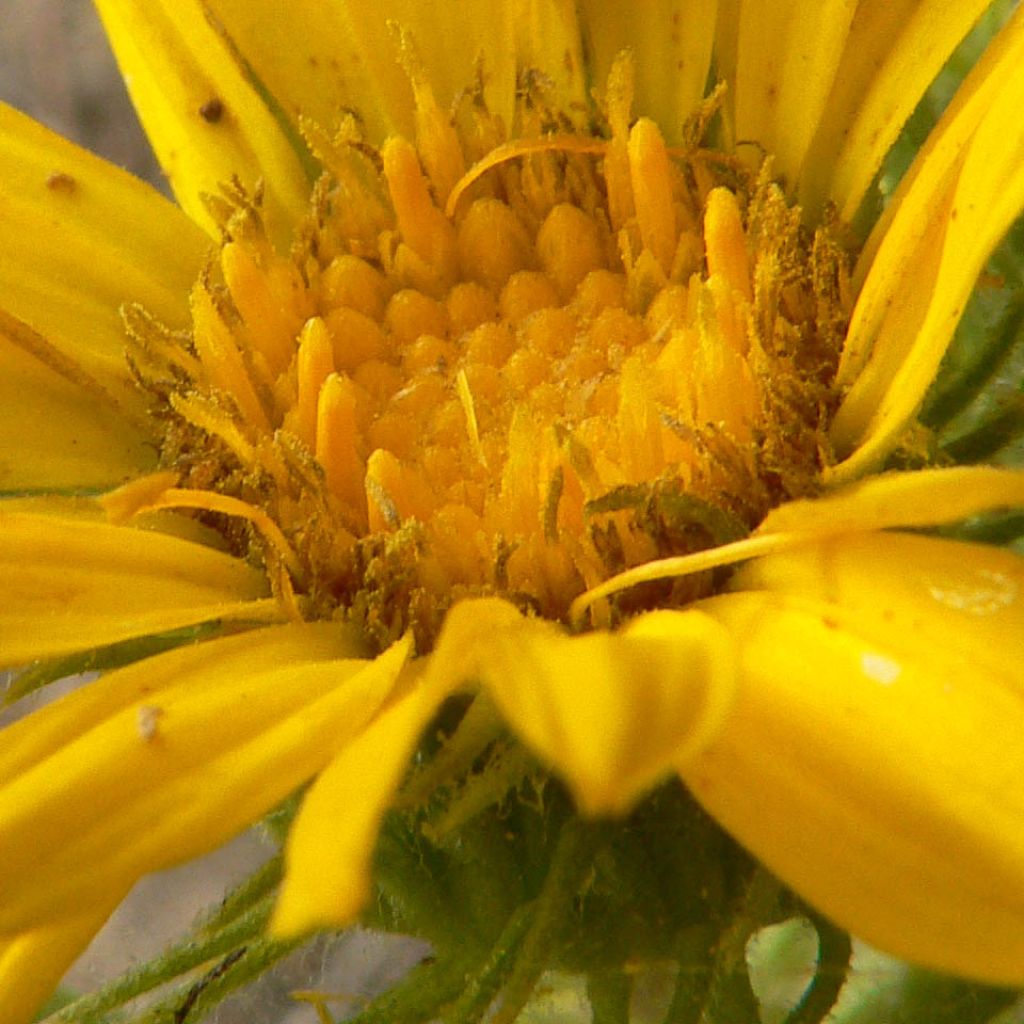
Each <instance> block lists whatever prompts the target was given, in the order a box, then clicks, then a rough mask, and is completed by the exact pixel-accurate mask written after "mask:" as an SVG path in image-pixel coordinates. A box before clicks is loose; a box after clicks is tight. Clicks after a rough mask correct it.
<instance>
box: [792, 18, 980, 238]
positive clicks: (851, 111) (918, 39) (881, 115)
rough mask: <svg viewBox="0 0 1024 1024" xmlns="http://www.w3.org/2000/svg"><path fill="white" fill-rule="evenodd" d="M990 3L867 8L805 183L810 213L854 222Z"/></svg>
mask: <svg viewBox="0 0 1024 1024" xmlns="http://www.w3.org/2000/svg"><path fill="white" fill-rule="evenodd" d="M988 6H989V0H969V2H967V3H957V4H950V3H949V2H948V0H861V2H860V3H859V4H858V5H857V12H856V14H855V15H854V18H853V22H852V23H851V25H850V34H849V36H848V38H847V42H846V46H845V47H844V49H843V53H842V57H841V58H840V62H839V66H838V70H837V72H836V76H835V81H834V83H833V86H832V90H831V93H830V94H829V97H828V102H827V104H826V106H825V110H824V113H823V114H822V117H821V122H820V124H819V126H818V130H817V134H816V135H815V137H814V141H813V143H812V145H811V147H810V150H809V152H808V154H807V159H806V162H805V164H804V167H803V170H802V173H801V175H800V187H799V191H798V198H799V200H800V203H801V205H802V206H803V208H804V211H805V212H809V213H810V214H811V215H812V216H817V215H819V214H820V212H821V210H822V208H823V206H824V204H825V203H826V202H827V201H829V200H831V201H832V202H834V203H835V204H836V206H837V207H838V211H839V217H840V219H841V220H843V221H845V222H847V223H848V222H850V221H851V220H852V219H853V216H854V214H855V213H856V212H857V208H858V207H859V206H860V203H861V200H862V199H863V198H864V194H865V192H866V191H867V189H868V186H869V185H870V184H871V182H872V180H873V179H874V177H875V174H876V173H877V172H878V169H879V168H880V167H881V166H882V160H883V159H884V158H885V155H886V153H888V151H889V149H890V148H891V147H892V145H893V143H894V142H895V141H896V137H897V135H898V134H899V132H900V130H901V129H902V127H903V125H904V123H905V122H906V120H907V118H908V117H909V116H910V114H911V113H912V111H913V110H914V107H915V106H916V105H917V103H918V102H919V100H920V99H921V97H922V96H923V95H924V93H925V90H926V89H927V88H928V86H929V85H931V83H932V81H933V80H934V79H935V76H936V75H937V74H938V73H939V71H940V70H941V68H942V65H943V64H944V63H945V62H946V60H947V59H948V57H949V55H950V54H951V53H952V52H953V49H954V48H955V47H956V45H957V44H958V43H959V42H960V40H961V39H962V38H963V37H964V36H965V35H966V34H967V32H968V30H969V29H970V28H971V26H972V25H973V24H974V22H975V21H976V20H977V19H978V17H979V16H980V15H981V13H982V12H983V11H984V10H985V9H986V8H987V7H988Z"/></svg>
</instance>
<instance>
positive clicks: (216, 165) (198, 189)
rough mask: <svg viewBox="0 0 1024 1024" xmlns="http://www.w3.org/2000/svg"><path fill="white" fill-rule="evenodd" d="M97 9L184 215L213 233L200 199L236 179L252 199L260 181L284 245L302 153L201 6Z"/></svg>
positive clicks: (99, 3)
mask: <svg viewBox="0 0 1024 1024" xmlns="http://www.w3.org/2000/svg"><path fill="white" fill-rule="evenodd" d="M96 7H97V10H98V11H99V14H100V17H101V18H102V20H103V24H104V26H105V28H106V32H107V36H108V38H109V39H110V44H111V46H112V47H113V50H114V54H115V56H116V57H117V60H118V63H119V64H120V66H121V72H122V74H123V75H124V79H125V83H126V84H127V86H128V92H129V93H130V95H131V97H132V101H133V102H134V104H135V107H136V109H137V110H138V112H139V118H140V120H141V121H142V124H143V126H144V127H145V129H146V133H147V134H148V135H149V138H150V142H151V144H152V146H153V149H154V150H155V152H156V154H157V157H158V158H159V160H160V166H161V167H162V168H163V170H164V173H165V174H166V175H167V177H168V179H169V180H170V183H171V187H172V189H173V190H174V194H175V196H176V197H177V199H178V202H179V203H180V204H181V206H182V208H183V209H184V210H185V212H186V213H188V214H189V216H190V217H192V219H193V220H195V221H196V222H197V223H199V224H202V225H205V226H206V228H207V229H208V230H212V229H214V227H215V225H214V224H213V222H212V220H211V218H210V216H209V213H208V212H207V210H206V207H205V205H204V203H203V201H202V198H201V197H202V194H203V193H209V194H216V193H217V191H218V184H219V183H221V182H226V181H230V180H231V179H232V178H233V177H235V176H237V177H238V178H239V179H240V180H241V182H242V184H243V185H244V186H245V187H246V188H248V189H250V190H253V189H254V188H255V186H256V185H257V183H258V182H260V181H262V182H263V184H264V187H265V192H264V207H263V209H264V211H265V213H266V215H267V218H268V221H269V224H270V229H271V233H272V234H273V235H274V236H275V237H276V238H278V239H279V240H283V241H285V242H290V241H291V237H292V230H293V228H294V227H295V225H296V224H298V223H299V221H300V220H301V218H302V217H303V215H304V214H305V212H306V207H307V203H308V199H309V180H308V178H307V176H306V173H305V171H304V170H303V166H302V162H301V159H300V155H299V153H300V150H299V149H297V148H296V147H295V144H294V143H295V140H294V139H292V138H290V137H289V134H288V132H287V131H286V129H285V126H284V125H282V123H281V122H280V121H279V120H278V119H277V117H276V116H275V112H274V111H272V110H271V109H270V107H269V106H268V105H267V102H265V99H264V97H263V96H262V95H261V93H260V91H259V88H258V87H257V84H256V83H254V82H253V81H252V80H251V77H250V71H249V69H247V68H246V67H244V66H243V65H242V64H240V62H239V57H238V55H237V54H236V53H234V52H233V51H232V49H231V47H230V45H229V43H228V41H227V40H225V39H224V38H223V37H222V36H221V35H219V34H218V32H217V30H216V28H215V27H214V25H213V24H212V23H211V22H210V21H209V20H208V19H207V17H206V15H205V13H204V9H203V3H202V0H96ZM256 70H258V69H256Z"/></svg>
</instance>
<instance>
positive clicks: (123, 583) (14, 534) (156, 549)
mask: <svg viewBox="0 0 1024 1024" xmlns="http://www.w3.org/2000/svg"><path fill="white" fill-rule="evenodd" d="M0 576H2V578H3V580H4V585H3V587H0V664H3V665H6V666H10V665H18V664H24V663H25V662H29V661H32V660H34V659H37V658H46V657H52V656H54V655H58V654H66V653H69V652H71V651H77V650H84V649H88V648H92V647H97V646H101V645H103V644H110V643H115V642H117V641H119V640H126V639H129V638H130V637H135V636H145V635H148V634H151V633H157V632H162V631H164V630H170V629H177V628H178V627H180V626H186V625H190V624H193V623H198V622H207V621H210V620H212V619H220V618H241V619H254V620H261V619H262V620H265V619H268V618H271V619H273V618H278V617H279V615H280V612H279V610H278V607H277V603H276V602H275V601H272V600H269V599H268V600H262V601H261V600H259V598H262V597H263V596H264V595H265V594H266V592H267V585H266V580H265V579H264V577H263V575H262V573H259V572H257V571H256V570H255V569H252V568H250V567H249V566H248V565H246V564H245V563H244V562H242V561H240V560H239V559H236V558H232V557H230V556H229V555H226V554H224V553H222V552H220V551H214V550H212V549H211V548H207V547H204V546H202V545H200V544H193V543H190V542H188V541H186V540H182V539H180V538H178V537H172V536H168V535H167V534H165V533H157V532H155V531H151V530H144V529H136V528H133V527H129V526H111V525H109V524H107V523H104V522H97V521H94V520H89V519H88V518H86V517H81V518H72V517H71V516H70V515H68V516H59V515H45V514H33V513H30V512H20V511H8V510H6V509H0Z"/></svg>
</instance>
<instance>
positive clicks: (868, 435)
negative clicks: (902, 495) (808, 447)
mask: <svg viewBox="0 0 1024 1024" xmlns="http://www.w3.org/2000/svg"><path fill="white" fill-rule="evenodd" d="M1022 60H1024V12H1022V11H1018V12H1017V13H1016V16H1015V17H1014V18H1013V19H1012V20H1011V22H1010V23H1009V24H1008V25H1007V27H1006V28H1005V29H1004V30H1003V32H1002V33H1001V34H1000V36H999V37H998V38H997V40H996V41H995V42H994V43H993V44H992V45H991V46H990V47H989V51H988V52H987V53H986V54H985V56H984V57H983V59H982V61H981V63H980V64H979V66H978V67H977V68H976V69H975V71H974V72H973V73H972V74H971V76H970V77H969V78H968V80H967V82H966V83H965V85H964V87H963V88H962V90H961V94H959V95H958V97H957V99H956V101H955V103H954V105H953V106H952V107H951V108H950V110H949V111H947V113H946V115H945V117H944V118H943V120H942V122H941V123H940V125H939V127H938V128H937V129H936V132H935V133H934V135H933V140H932V141H931V142H930V143H929V144H928V146H926V147H925V149H924V150H923V151H922V153H921V154H920V155H919V157H918V159H917V161H916V162H915V165H914V167H913V168H912V169H911V172H910V174H909V176H908V181H907V183H906V185H905V187H901V189H900V191H899V192H898V193H897V196H896V197H895V199H894V201H893V204H892V206H893V207H894V208H895V213H894V214H893V216H892V220H891V222H888V223H886V224H885V225H884V227H885V233H884V235H883V236H881V238H880V241H879V242H878V243H877V244H878V248H877V251H876V252H873V260H872V262H871V264H870V270H869V271H868V274H867V278H866V279H865V282H864V287H863V290H862V291H861V294H860V297H859V298H858V302H857V306H856V307H855V309H854V315H853V318H852V321H851V325H850V330H849V332H848V336H847V341H846V345H845V350H844V354H843V361H842V365H841V367H840V379H841V381H850V380H853V386H852V388H851V390H850V392H849V393H848V395H847V396H846V398H845V399H844V402H843V405H842V406H841V408H840V410H839V412H838V414H837V416H836V418H835V422H834V424H833V428H832V440H833V443H834V444H835V445H836V447H837V450H838V451H839V452H840V454H842V455H847V456H848V458H847V459H846V461H845V463H841V464H840V465H839V466H838V467H836V468H835V469H833V470H832V474H831V475H832V476H833V477H834V478H835V479H836V480H845V479H850V478H851V477H853V476H855V475H860V474H862V473H863V472H864V471H866V470H868V469H870V468H871V467H873V466H875V465H877V464H878V463H879V462H880V461H881V460H882V459H884V458H885V456H886V455H887V454H888V453H889V452H890V451H891V450H892V449H893V447H895V445H896V444H897V443H898V442H899V439H900V436H901V435H902V433H903V431H904V430H905V429H906V427H907V425H908V423H909V422H910V420H911V419H912V418H913V416H914V414H915V413H916V412H917V409H918V407H919V406H920V404H921V401H922V400H923V398H924V394H925V392H926V391H927V389H928V386H929V385H930V384H931V381H932V380H933V378H934V376H935V372H936V370H937V368H938V365H939V363H940V361H941V359H942V356H943V355H944V354H945V351H946V348H947V346H948V344H949V341H950V339H951V338H952V336H953V332H954V330H955V329H956V325H957V323H958V322H959V320H960V316H961V314H962V312H963V308H964V305H965V304H966V302H967V299H968V297H969V295H970V292H971V290H972V288H973V287H974V283H975V280H976V278H977V275H978V272H979V271H980V270H981V268H982V266H983V265H984V263H985V260H986V259H987V258H988V256H989V254H990V253H991V251H992V249H993V248H994V247H995V245H996V244H997V243H998V241H999V239H1000V238H1001V237H1002V236H1003V234H1004V233H1005V232H1006V230H1007V229H1008V228H1009V226H1010V224H1011V223H1012V221H1013V219H1014V218H1015V217H1016V216H1017V214H1018V213H1019V211H1020V209H1021V207H1022V206H1024V162H1022V161H1024V127H1022V125H1021V121H1020V118H1019V116H1018V114H1019V111H1020V107H1021V103H1022V102H1024V78H1022V76H1021V75H1020V74H1019V68H1020V66H1021V61H1022ZM872 244H873V243H872V242H870V241H869V247H870V246H871V245H872Z"/></svg>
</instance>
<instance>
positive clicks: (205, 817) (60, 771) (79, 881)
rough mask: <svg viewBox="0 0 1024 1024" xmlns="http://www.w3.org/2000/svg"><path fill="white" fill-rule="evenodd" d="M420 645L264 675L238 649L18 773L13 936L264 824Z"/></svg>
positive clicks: (2, 802)
mask: <svg viewBox="0 0 1024 1024" xmlns="http://www.w3.org/2000/svg"><path fill="white" fill-rule="evenodd" d="M205 646H206V645H203V647H205ZM407 653H408V645H407V644H399V645H397V646H396V648H394V649H393V651H392V652H390V653H389V654H386V655H384V656H382V657H381V658H379V659H377V661H363V660H355V659H328V660H316V661H312V660H302V661H299V662H296V663H288V662H284V663H282V664H278V665H277V666H274V667H271V668H262V669H259V670H256V671H250V672H240V671H239V668H238V665H237V664H236V663H234V659H233V658H230V657H229V658H227V659H225V660H224V661H218V660H216V659H215V660H214V661H213V663H212V664H211V665H209V666H203V665H197V664H193V665H192V666H191V668H192V671H190V672H185V673H183V674H181V675H178V676H177V677H176V678H175V680H174V682H172V683H170V684H169V685H168V686H166V687H165V688H163V689H161V690H159V691H158V692H157V693H155V694H153V695H147V696H145V697H143V698H142V700H141V701H136V702H133V703H131V704H129V705H128V706H127V707H124V708H123V709H122V710H121V711H119V712H117V713H115V714H113V715H111V716H110V717H108V718H105V719H104V720H102V721H101V722H99V723H98V724H96V725H95V726H94V727H93V728H91V729H89V730H87V731H86V732H83V733H82V734H81V735H80V736H78V737H77V738H76V739H75V740H73V741H72V742H70V743H68V744H67V745H65V746H62V747H61V748H59V749H58V750H56V751H55V752H54V753H53V754H51V755H50V756H48V757H46V758H44V759H43V760H41V761H39V762H38V763H36V764H35V765H33V766H32V767H31V768H29V769H28V770H26V771H25V772H23V773H20V774H18V775H16V776H15V777H14V778H13V779H12V780H10V781H9V782H8V783H7V784H6V785H5V786H4V787H3V789H2V790H0V820H2V827H0V864H2V871H0V888H2V890H3V899H2V901H0V933H3V934H12V933H15V932H20V931H24V930H26V929H27V928H31V927H33V926H34V925H35V924H37V923H39V922H42V921H45V920H47V919H49V918H53V917H56V916H58V915H59V914H60V913H61V908H62V907H64V906H66V905H67V902H68V901H69V900H71V899H78V900H81V899H82V898H83V894H89V893H97V892H105V891H106V889H107V888H108V887H115V886H117V885H118V884H122V885H127V884H131V883H132V882H133V881H134V880H135V879H137V878H138V877H140V876H141V875H143V874H145V873H147V872H150V871H155V870H159V869H161V868H164V867H168V866H170V865H172V864H175V863H177V862H179V861H181V860H185V859H187V858H189V857H195V856H198V855H199V854H201V853H204V852H206V851H207V850H210V849H212V848H213V847H215V846H217V845H219V844H221V843H223V842H224V841H226V840H227V839H229V838H230V837H231V836H233V835H234V834H236V833H237V832H238V831H240V830H241V829H242V828H244V827H245V826H246V825H249V824H251V823H252V822H254V821H256V820H258V819H259V818H260V817H261V816H262V815H264V814H265V813H266V812H267V811H269V810H270V809H271V808H272V807H273V806H274V805H275V804H277V803H278V802H279V801H280V800H282V799H283V798H284V797H285V796H287V795H288V794H289V793H290V792H291V791H292V790H294V789H295V788H296V787H297V786H299V785H301V784H302V783H303V782H305V781H306V780H307V779H309V778H310V777H311V776H312V775H314V774H316V772H317V771H319V770H320V769H321V768H322V767H323V766H324V765H325V764H327V763H328V762H329V761H330V760H331V759H332V758H333V757H334V756H335V755H336V754H337V752H338V751H339V749H342V748H343V747H344V746H345V744H346V743H347V742H348V741H349V740H351V739H352V738H353V737H354V736H355V735H357V734H358V733H359V732H360V730H361V729H362V728H363V726H365V725H366V723H367V722H368V721H369V719H370V718H371V716H372V715H373V714H374V713H375V712H376V711H377V709H378V708H379V707H380V705H381V703H382V702H383V701H384V700H385V699H387V697H388V696H389V695H390V693H391V690H392V689H393V686H394V683H395V680H396V678H397V675H398V672H399V670H400V668H401V666H402V664H403V663H404V660H405V657H406V655H407ZM178 657H180V655H179V652H177V651H174V652H170V653H169V654H168V655H161V656H158V657H157V658H156V659H154V661H153V664H154V665H155V666H156V671H157V673H158V675H159V674H160V671H161V670H160V665H159V661H160V658H171V659H175V658H178ZM122 671H124V672H134V671H137V667H135V666H133V667H132V668H130V669H125V670H122ZM86 898H87V897H86Z"/></svg>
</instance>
